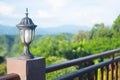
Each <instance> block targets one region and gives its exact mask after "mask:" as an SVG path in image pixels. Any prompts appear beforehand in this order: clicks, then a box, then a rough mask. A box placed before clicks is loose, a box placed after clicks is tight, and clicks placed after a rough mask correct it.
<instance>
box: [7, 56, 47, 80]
mask: <svg viewBox="0 0 120 80" xmlns="http://www.w3.org/2000/svg"><path fill="white" fill-rule="evenodd" d="M7 73H8V74H10V73H15V74H18V75H19V76H20V79H21V80H45V58H42V57H36V58H34V59H18V58H7Z"/></svg>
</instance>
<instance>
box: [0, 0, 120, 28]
mask: <svg viewBox="0 0 120 80" xmlns="http://www.w3.org/2000/svg"><path fill="white" fill-rule="evenodd" d="M26 8H28V9H29V17H30V18H32V20H33V22H34V23H35V24H36V25H38V26H40V27H55V26H61V25H78V26H81V25H84V26H90V27H91V26H93V25H94V24H95V23H102V22H103V23H105V24H106V25H111V24H112V23H113V21H114V20H115V18H116V17H117V16H118V15H119V14H120V0H0V24H3V25H12V26H15V25H16V24H18V23H19V22H20V20H21V19H22V18H23V17H24V16H25V14H24V13H25V9H26Z"/></svg>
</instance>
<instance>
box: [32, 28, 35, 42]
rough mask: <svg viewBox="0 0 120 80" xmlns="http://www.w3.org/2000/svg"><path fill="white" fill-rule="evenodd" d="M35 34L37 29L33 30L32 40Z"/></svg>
mask: <svg viewBox="0 0 120 80" xmlns="http://www.w3.org/2000/svg"><path fill="white" fill-rule="evenodd" d="M34 36H35V30H32V40H33V39H34Z"/></svg>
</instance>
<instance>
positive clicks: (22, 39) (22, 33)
mask: <svg viewBox="0 0 120 80" xmlns="http://www.w3.org/2000/svg"><path fill="white" fill-rule="evenodd" d="M24 33H25V31H24V30H20V38H21V41H22V43H24Z"/></svg>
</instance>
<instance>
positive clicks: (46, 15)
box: [36, 10, 53, 18]
mask: <svg viewBox="0 0 120 80" xmlns="http://www.w3.org/2000/svg"><path fill="white" fill-rule="evenodd" d="M36 17H39V18H51V17H53V15H52V14H51V13H50V12H48V11H42V10H39V11H38V13H37V16H36Z"/></svg>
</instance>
